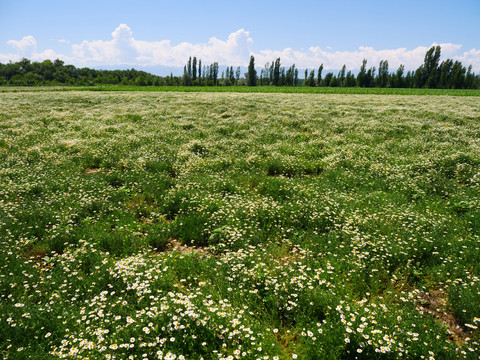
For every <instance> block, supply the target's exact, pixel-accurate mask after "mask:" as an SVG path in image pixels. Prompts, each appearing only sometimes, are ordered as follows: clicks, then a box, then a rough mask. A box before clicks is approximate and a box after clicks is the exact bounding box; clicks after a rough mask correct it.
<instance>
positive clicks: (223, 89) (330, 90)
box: [0, 85, 480, 96]
mask: <svg viewBox="0 0 480 360" xmlns="http://www.w3.org/2000/svg"><path fill="white" fill-rule="evenodd" d="M12 91H13V92H24V91H27V92H30V91H147V92H149V91H154V92H171V91H173V92H220V93H229V92H233V93H265V94H271V93H272V94H362V95H436V96H443V95H448V96H480V90H477V89H475V90H471V89H400V88H359V87H354V88H342V87H304V86H298V87H288V86H283V87H275V86H254V87H248V86H133V85H105V86H102V85H96V86H88V87H77V86H52V87H50V86H43V87H18V86H17V87H13V86H9V87H6V86H4V87H0V92H12Z"/></svg>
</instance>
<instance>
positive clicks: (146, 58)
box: [72, 24, 253, 66]
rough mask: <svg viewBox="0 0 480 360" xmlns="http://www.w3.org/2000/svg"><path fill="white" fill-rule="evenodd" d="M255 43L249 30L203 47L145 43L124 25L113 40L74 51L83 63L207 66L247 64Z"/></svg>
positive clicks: (85, 44)
mask: <svg viewBox="0 0 480 360" xmlns="http://www.w3.org/2000/svg"><path fill="white" fill-rule="evenodd" d="M252 42H253V40H252V39H251V38H250V36H249V33H248V31H245V30H243V29H240V30H238V31H236V32H234V33H232V34H230V36H229V37H228V39H227V40H226V41H223V40H220V39H217V38H215V37H212V38H211V39H210V40H209V41H208V43H203V44H202V43H201V44H192V43H189V42H182V43H180V44H178V45H172V44H171V42H170V41H169V40H163V41H142V40H137V39H135V38H134V37H133V33H132V30H131V29H130V27H128V26H127V25H125V24H121V25H120V26H119V27H117V28H116V29H115V31H114V32H113V33H112V40H108V41H103V40H97V41H83V42H82V43H81V44H77V45H72V51H73V55H74V57H75V58H76V59H77V61H80V62H82V63H95V64H109V65H115V64H116V65H120V64H128V65H142V66H156V65H164V66H183V65H184V64H185V63H186V61H187V60H188V58H189V57H190V56H197V58H200V59H202V60H203V61H204V63H210V62H214V61H218V62H219V63H220V64H235V65H245V63H246V62H248V59H249V55H250V50H249V46H250V44H251V43H252Z"/></svg>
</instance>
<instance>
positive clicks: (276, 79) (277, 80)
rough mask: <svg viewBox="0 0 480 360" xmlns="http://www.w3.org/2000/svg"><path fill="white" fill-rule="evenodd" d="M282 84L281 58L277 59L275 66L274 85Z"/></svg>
mask: <svg viewBox="0 0 480 360" xmlns="http://www.w3.org/2000/svg"><path fill="white" fill-rule="evenodd" d="M279 84H280V58H278V59H277V60H275V65H274V68H273V85H275V86H278V85H279Z"/></svg>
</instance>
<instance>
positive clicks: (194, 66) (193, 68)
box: [192, 56, 197, 81]
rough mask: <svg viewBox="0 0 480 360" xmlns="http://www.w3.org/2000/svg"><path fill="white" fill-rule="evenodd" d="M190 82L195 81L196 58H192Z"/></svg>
mask: <svg viewBox="0 0 480 360" xmlns="http://www.w3.org/2000/svg"><path fill="white" fill-rule="evenodd" d="M192 80H193V81H195V80H197V57H196V56H194V57H193V61H192Z"/></svg>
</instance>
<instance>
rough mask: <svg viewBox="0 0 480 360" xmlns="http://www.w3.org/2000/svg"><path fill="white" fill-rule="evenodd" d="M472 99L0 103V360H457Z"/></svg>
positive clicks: (470, 302)
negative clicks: (65, 359) (62, 359)
mask: <svg viewBox="0 0 480 360" xmlns="http://www.w3.org/2000/svg"><path fill="white" fill-rule="evenodd" d="M479 327H480V98H479V97H477V96H442V95H438V96H427V95H424V96H415V95H372V94H370V95H362V94H307V93H305V94H300V93H297V94H272V93H208V92H204V93H202V92H196V93H194V92H191V93H190V92H184V93H181V92H128V91H115V92H107V91H96V92H89V91H68V92H51V91H38V92H21V91H19V92H9V91H6V92H2V93H0V357H2V358H4V359H55V358H73V359H114V358H116V359H205V360H207V359H271V360H273V359H478V358H479V354H480V330H479Z"/></svg>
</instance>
